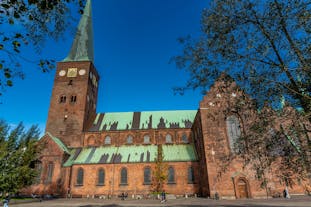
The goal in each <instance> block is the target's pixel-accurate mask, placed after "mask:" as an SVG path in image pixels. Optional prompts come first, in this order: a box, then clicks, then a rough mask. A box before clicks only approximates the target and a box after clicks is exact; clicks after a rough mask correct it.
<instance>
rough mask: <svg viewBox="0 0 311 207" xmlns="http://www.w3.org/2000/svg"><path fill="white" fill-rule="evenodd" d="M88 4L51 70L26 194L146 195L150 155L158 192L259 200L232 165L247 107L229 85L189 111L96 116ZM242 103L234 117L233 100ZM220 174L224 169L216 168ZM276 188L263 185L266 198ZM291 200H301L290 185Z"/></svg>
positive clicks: (238, 165) (237, 164) (223, 83)
mask: <svg viewBox="0 0 311 207" xmlns="http://www.w3.org/2000/svg"><path fill="white" fill-rule="evenodd" d="M92 40H93V39H92V20H91V3H90V1H87V4H86V7H85V10H84V14H83V16H82V17H81V20H80V23H79V27H78V32H77V35H76V37H75V40H74V42H73V46H72V48H71V51H70V53H69V55H68V57H67V58H65V59H64V60H63V61H61V62H59V63H58V65H57V70H56V75H55V79H54V87H53V91H52V96H51V103H50V108H49V113H48V120H47V124H46V133H45V135H44V136H43V137H42V139H41V140H40V146H42V151H41V154H40V158H39V159H38V163H37V167H38V169H39V170H40V172H41V173H40V175H39V176H38V179H37V184H35V185H33V186H31V187H29V188H27V189H25V192H28V193H33V194H54V195H61V196H66V195H67V194H68V193H70V194H71V195H72V196H75V197H81V196H82V197H86V196H95V197H97V196H103V195H104V196H108V195H110V196H117V195H120V194H121V193H127V194H128V195H130V196H148V195H149V194H150V193H151V192H152V191H153V185H152V183H153V179H154V174H153V171H154V169H155V165H156V163H155V160H156V158H157V156H158V154H157V153H158V149H159V147H161V149H162V151H163V159H164V160H163V163H165V166H166V168H165V171H166V173H167V178H166V181H165V183H164V189H165V191H166V192H168V193H170V194H174V195H181V196H184V195H186V194H187V195H200V196H209V197H213V196H214V195H215V194H216V192H217V193H218V194H219V196H220V197H222V198H232V199H235V198H255V197H265V196H266V195H267V192H266V190H265V189H262V188H260V182H259V181H257V180H256V179H255V176H254V172H253V171H252V170H251V169H249V168H245V167H244V166H243V162H242V160H239V158H235V159H234V160H230V162H229V163H226V159H224V158H225V157H227V156H230V154H232V153H235V152H234V142H235V140H236V139H237V138H238V137H239V136H240V134H241V133H242V132H243V130H247V127H248V123H249V121H248V120H251V119H253V117H254V116H255V110H256V108H255V106H253V105H252V101H251V100H250V99H249V98H248V96H247V95H245V94H244V93H243V91H242V90H240V89H239V88H238V87H237V85H236V84H235V82H234V81H233V80H232V79H231V78H230V77H228V76H226V75H225V74H223V75H222V76H220V77H219V79H218V80H217V81H216V82H215V84H214V85H213V86H212V87H211V89H210V90H209V91H208V92H207V94H206V95H205V96H204V97H203V99H202V101H201V102H200V103H199V106H198V108H199V109H197V110H184V111H174V110H173V111H142V112H122V113H97V112H96V104H97V96H98V84H99V82H100V77H99V75H98V72H97V70H96V68H95V66H94V65H93V45H92V44H93V41H92ZM240 97H243V100H244V101H245V103H246V104H244V105H243V107H244V108H243V107H242V109H240V111H243V113H242V114H241V113H239V114H238V113H237V112H236V110H235V107H234V106H235V105H236V104H237V103H236V100H238V99H239V100H241V99H240ZM224 168H226V169H224ZM283 189H284V186H283V185H281V184H280V183H279V182H278V181H277V180H276V179H274V178H273V177H272V178H271V185H270V186H269V191H270V192H269V195H270V196H271V195H272V194H273V192H281V191H282V190H283ZM291 191H292V193H298V194H299V193H303V187H302V186H299V185H297V186H295V187H294V188H293V189H291Z"/></svg>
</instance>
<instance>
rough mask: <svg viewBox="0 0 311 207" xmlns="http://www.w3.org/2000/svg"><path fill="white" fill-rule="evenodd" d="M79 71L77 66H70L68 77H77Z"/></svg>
mask: <svg viewBox="0 0 311 207" xmlns="http://www.w3.org/2000/svg"><path fill="white" fill-rule="evenodd" d="M77 72H78V69H77V68H68V73H67V77H70V78H73V77H77Z"/></svg>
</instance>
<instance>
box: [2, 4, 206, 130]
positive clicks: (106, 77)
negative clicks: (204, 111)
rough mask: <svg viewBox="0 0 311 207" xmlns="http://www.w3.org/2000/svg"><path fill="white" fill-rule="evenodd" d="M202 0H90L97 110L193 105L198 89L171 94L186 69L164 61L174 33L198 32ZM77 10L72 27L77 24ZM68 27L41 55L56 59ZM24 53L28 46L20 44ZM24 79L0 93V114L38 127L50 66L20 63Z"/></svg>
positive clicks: (176, 47) (67, 42) (175, 48)
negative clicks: (46, 69)
mask: <svg viewBox="0 0 311 207" xmlns="http://www.w3.org/2000/svg"><path fill="white" fill-rule="evenodd" d="M208 2H209V1H208V0H93V1H92V9H93V28H94V47H95V51H94V53H95V63H94V64H95V66H96V68H97V70H98V72H99V74H100V77H101V80H100V83H99V99H98V103H97V111H98V112H121V111H152V110H183V109H197V108H198V106H199V101H200V100H201V99H202V95H201V94H200V91H188V92H187V93H186V94H185V95H183V96H180V95H174V93H173V90H172V88H173V87H175V86H182V85H184V84H185V83H186V80H187V78H188V74H186V73H185V72H184V71H181V70H179V69H177V68H176V66H175V64H173V63H172V64H169V60H170V58H171V57H172V56H174V55H178V54H180V52H181V49H182V47H181V45H180V44H179V43H178V42H177V38H179V37H184V36H186V35H188V34H190V35H192V36H198V34H199V31H200V14H201V11H202V9H203V8H205V7H207V6H208ZM78 20H79V17H78V16H77V22H76V25H73V28H74V29H75V28H76V26H77V25H78ZM73 38H74V32H73V31H72V32H71V33H70V32H68V34H67V35H65V36H64V37H63V38H62V39H61V40H59V41H57V42H55V41H53V40H50V41H48V42H46V43H45V45H44V48H43V51H42V56H45V57H48V58H52V59H55V60H56V61H61V60H62V59H64V58H65V57H66V56H67V54H68V52H69V50H70V47H71V44H72V41H73ZM26 51H27V55H28V56H27V55H26V56H27V57H28V58H31V57H33V54H34V51H33V50H31V49H30V48H27V49H26ZM23 70H24V71H25V73H26V77H25V79H24V80H15V83H14V87H12V88H10V89H8V90H7V91H6V92H5V93H4V95H3V96H2V97H1V98H0V99H1V102H2V104H0V118H1V119H4V120H5V121H7V122H8V123H10V124H11V125H15V124H17V123H18V122H20V121H22V122H24V124H25V125H26V126H30V125H32V124H39V126H40V128H41V129H42V130H44V127H45V122H46V119H47V114H48V108H49V104H50V96H51V92H52V87H53V79H54V75H55V70H53V71H52V72H50V73H46V74H43V73H41V72H40V71H38V70H37V69H36V67H35V65H32V64H29V63H23Z"/></svg>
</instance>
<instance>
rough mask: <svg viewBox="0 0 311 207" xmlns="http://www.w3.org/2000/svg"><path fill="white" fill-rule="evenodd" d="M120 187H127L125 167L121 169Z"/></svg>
mask: <svg viewBox="0 0 311 207" xmlns="http://www.w3.org/2000/svg"><path fill="white" fill-rule="evenodd" d="M120 185H127V169H126V168H125V167H124V168H122V169H121V182H120Z"/></svg>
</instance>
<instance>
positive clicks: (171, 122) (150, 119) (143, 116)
mask: <svg viewBox="0 0 311 207" xmlns="http://www.w3.org/2000/svg"><path fill="white" fill-rule="evenodd" d="M196 113H197V110H180V111H143V112H118V113H116V112H113V113H100V114H97V116H96V118H95V120H94V122H93V126H92V127H91V128H90V129H89V131H108V130H131V129H165V128H191V126H192V123H193V121H194V118H195V115H196Z"/></svg>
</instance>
